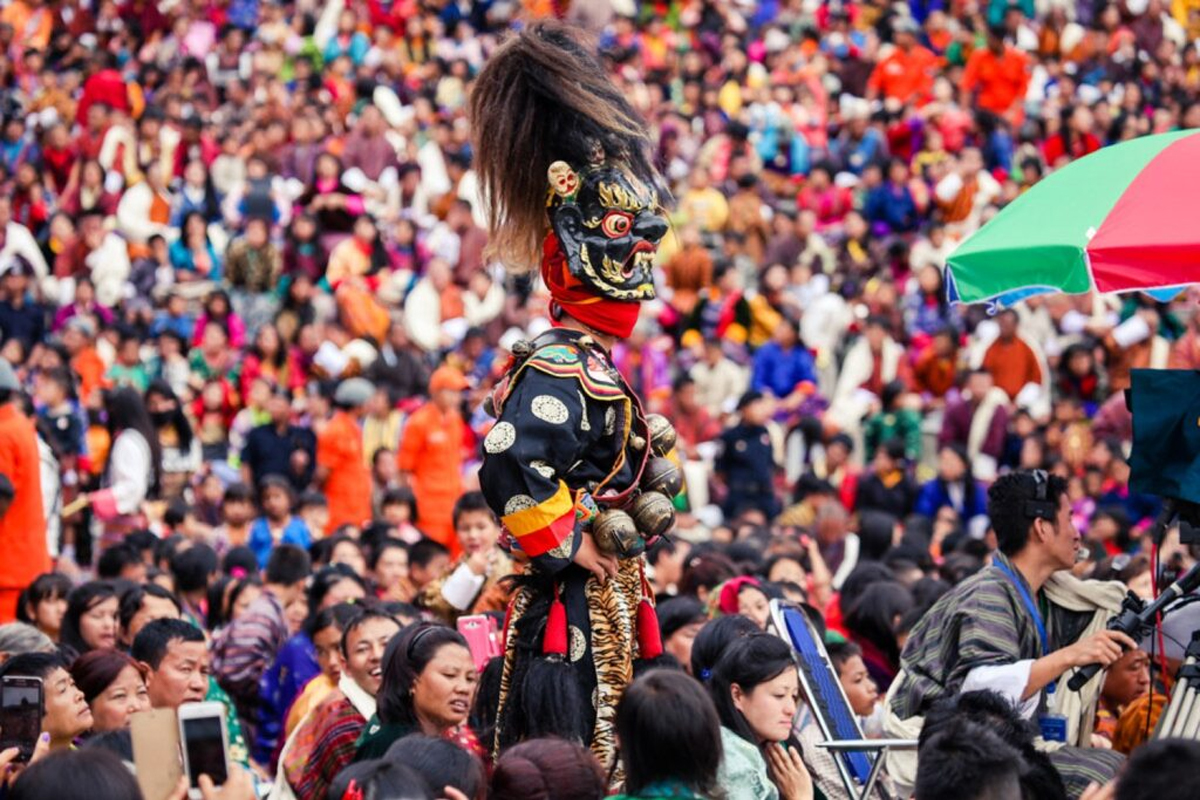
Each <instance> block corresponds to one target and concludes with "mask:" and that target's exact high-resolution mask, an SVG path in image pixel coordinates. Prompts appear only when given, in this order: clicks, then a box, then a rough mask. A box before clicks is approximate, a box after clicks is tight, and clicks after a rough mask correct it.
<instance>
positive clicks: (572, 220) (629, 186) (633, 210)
mask: <svg viewBox="0 0 1200 800" xmlns="http://www.w3.org/2000/svg"><path fill="white" fill-rule="evenodd" d="M548 177H549V181H550V203H549V209H548V211H549V215H550V226H551V227H552V228H553V229H554V235H555V236H557V237H558V241H559V245H560V246H561V247H562V252H563V255H564V256H566V259H567V268H568V270H569V271H570V273H571V276H572V277H574V278H575V279H576V280H578V281H579V282H581V283H583V284H584V285H585V286H587V287H589V288H590V289H591V290H592V291H593V292H595V293H596V294H598V295H600V296H601V297H607V298H608V299H610V300H620V301H624V302H637V301H640V300H652V299H653V298H654V276H653V274H652V270H651V267H652V266H653V263H654V254H655V252H656V251H657V249H658V243H659V241H660V240H661V239H662V237H663V236H664V235H665V234H666V232H667V222H666V220H665V219H663V218H662V217H661V216H659V215H658V214H657V213H655V212H656V209H657V203H656V202H655V198H654V193H653V191H651V190H650V189H648V188H646V187H645V186H643V185H641V184H640V183H638V182H637V181H635V180H633V179H632V178H630V176H629V175H627V174H626V173H625V172H624V171H622V170H620V169H617V168H616V167H612V166H608V165H604V164H601V165H596V166H591V167H589V168H587V170H586V171H584V172H583V173H582V174H579V173H576V172H575V170H574V169H572V168H571V166H570V165H568V164H567V163H566V162H565V161H555V162H554V163H553V164H551V165H550V171H549V176H548Z"/></svg>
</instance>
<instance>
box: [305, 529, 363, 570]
mask: <svg viewBox="0 0 1200 800" xmlns="http://www.w3.org/2000/svg"><path fill="white" fill-rule="evenodd" d="M347 527H353V526H348V525H343V526H341V527H340V528H338V529H337V531H335V532H334V534H333V535H332V536H328V537H326V538H324V539H318V540H317V541H315V542H313V543H312V544H311V545H310V546H309V548H308V553H309V556H310V557H311V558H312V563H314V564H321V565H328V564H330V563H332V560H333V551H334V550H336V549H337V547H338V545H340V544H345V543H346V542H349V543H350V544H352V545H354V546H355V547H357V548H358V550H359V552H360V553H361V552H362V549H363V547H362V543H360V542H359V541H358V540H356V539H353V538H351V537H350V536H349V535H348V534H346V533H343V532H341V531H343V530H344V529H345V528H347Z"/></svg>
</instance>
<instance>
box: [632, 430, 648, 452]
mask: <svg viewBox="0 0 1200 800" xmlns="http://www.w3.org/2000/svg"><path fill="white" fill-rule="evenodd" d="M629 446H630V447H632V448H633V449H634V450H637V451H638V452H641V451H642V450H644V449H645V447H646V440H645V439H644V438H642V437H641V436H638V435H637V434H636V433H635V434H634V435H633V436H630V437H629Z"/></svg>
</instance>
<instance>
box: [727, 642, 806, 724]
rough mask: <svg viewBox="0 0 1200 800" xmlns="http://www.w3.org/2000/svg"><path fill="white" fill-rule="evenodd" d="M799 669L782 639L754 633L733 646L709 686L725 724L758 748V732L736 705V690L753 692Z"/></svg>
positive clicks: (731, 645)
mask: <svg viewBox="0 0 1200 800" xmlns="http://www.w3.org/2000/svg"><path fill="white" fill-rule="evenodd" d="M795 667H796V660H795V657H794V656H793V655H792V648H791V647H789V646H788V645H787V643H786V642H784V641H783V640H782V639H780V638H779V637H778V636H773V635H771V634H769V633H754V634H751V635H749V636H745V637H743V638H741V639H739V640H737V641H735V642H733V643H732V644H730V645H729V647H728V648H727V649H726V650H725V653H724V654H723V655H722V656H721V660H720V661H718V662H717V665H716V667H714V668H713V674H712V682H711V683H710V685H709V689H710V691H711V692H712V698H713V703H714V704H715V705H716V707H717V716H718V717H720V719H721V725H723V726H724V727H726V728H729V729H730V730H731V731H733V732H734V733H736V734H737V735H738V736H740V737H742V738H743V739H745V740H746V741H748V742H751V743H753V744H755V745H757V744H758V741H757V737H756V736H755V735H754V731H753V730H751V728H750V724H749V723H748V722H747V721H746V718H745V717H744V716H742V712H741V711H739V710H738V708H737V706H735V705H734V703H733V687H734V686H738V687H739V688H740V689H741V690H742V691H743V692H751V691H753V690H754V688H755V687H756V686H760V685H762V684H764V683H767V682H768V681H773V680H775V679H776V678H778V677H779V676H780V675H782V674H783V673H784V672H785V671H787V670H789V669H795Z"/></svg>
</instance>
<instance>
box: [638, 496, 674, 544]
mask: <svg viewBox="0 0 1200 800" xmlns="http://www.w3.org/2000/svg"><path fill="white" fill-rule="evenodd" d="M630 513H631V514H632V515H633V520H634V523H635V524H636V525H637V529H638V530H639V531H641V532H642V536H644V537H646V538H647V539H654V538H656V537H659V536H662V535H663V534H664V533H667V532H668V531H670V530H671V528H673V527H675V506H674V504H673V503H672V502H671V499H670V498H669V497H667V496H666V495H665V494H660V493H658V492H644V493H642V494H641V495H639V496H638V499H637V500H634V501H633V507H632V508H631V509H630Z"/></svg>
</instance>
